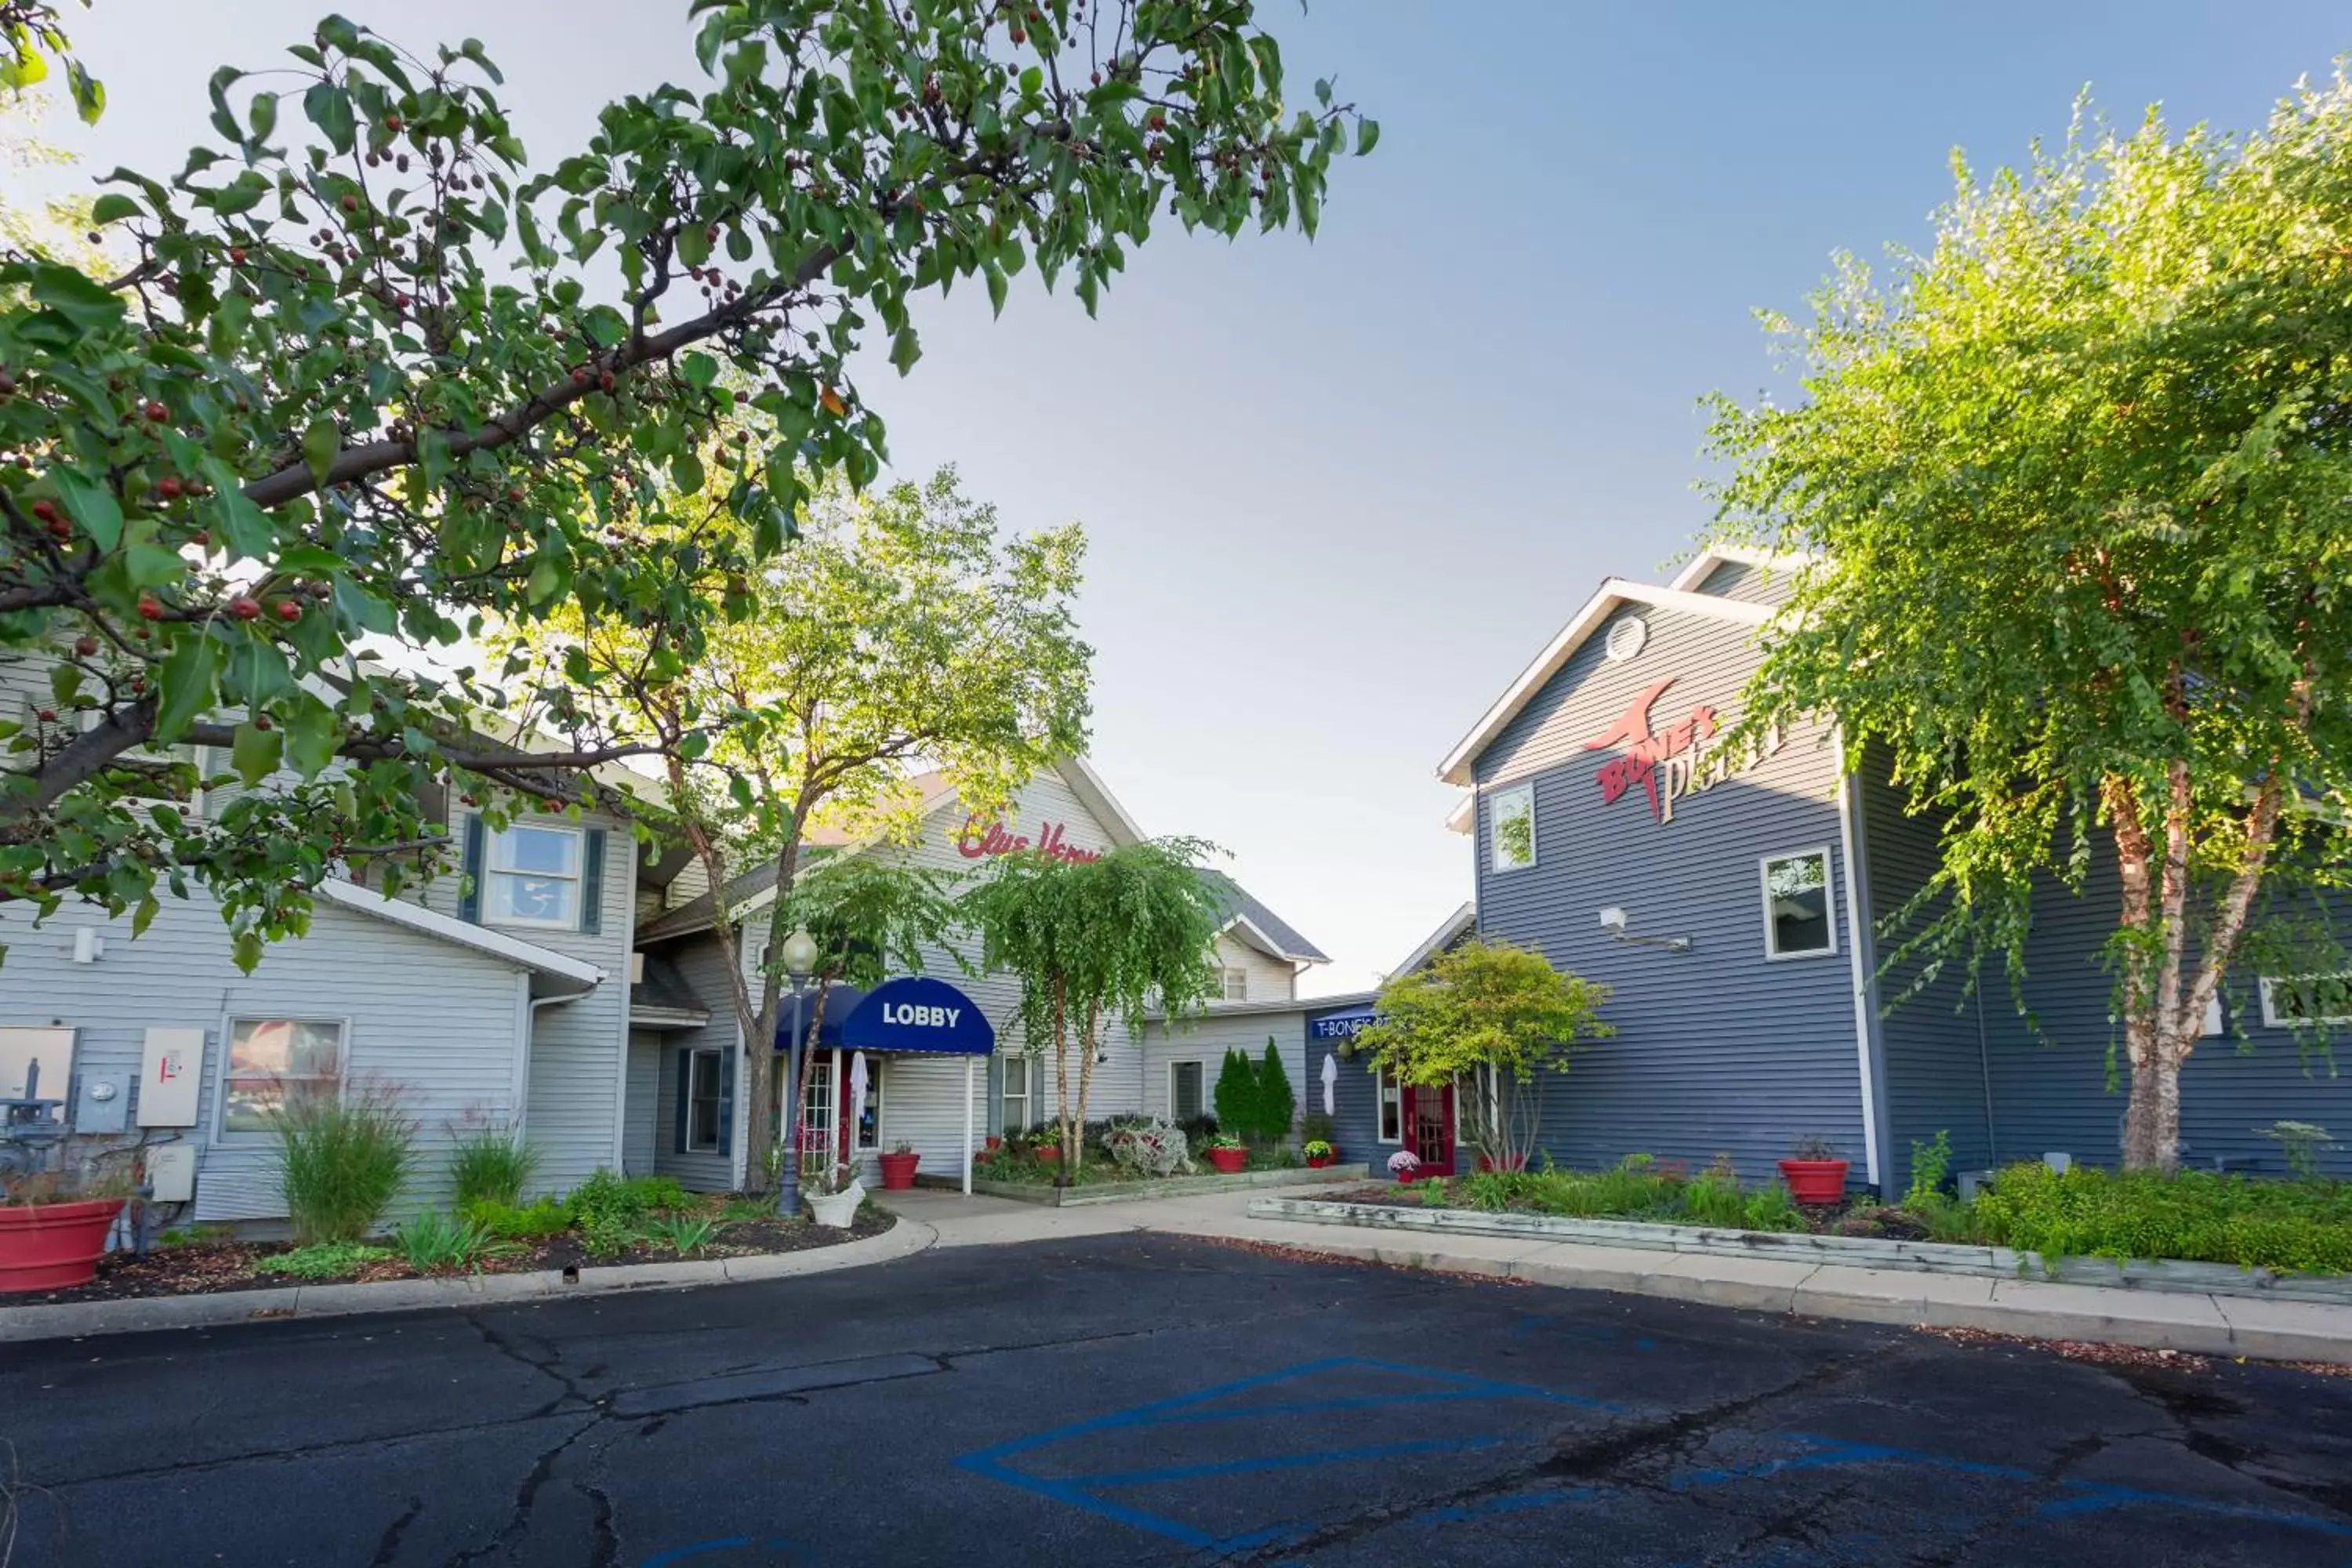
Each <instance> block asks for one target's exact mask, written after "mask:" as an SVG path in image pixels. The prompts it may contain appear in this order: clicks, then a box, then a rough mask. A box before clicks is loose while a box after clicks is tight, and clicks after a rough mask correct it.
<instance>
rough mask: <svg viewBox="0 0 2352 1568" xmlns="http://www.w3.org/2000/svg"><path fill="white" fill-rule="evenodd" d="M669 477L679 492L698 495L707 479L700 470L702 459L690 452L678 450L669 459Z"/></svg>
mask: <svg viewBox="0 0 2352 1568" xmlns="http://www.w3.org/2000/svg"><path fill="white" fill-rule="evenodd" d="M669 479H670V483H672V484H674V485H676V486H677V489H678V493H679V494H681V495H689V496H698V495H700V494H701V493H702V487H703V484H704V483H705V482H706V479H707V476H706V475H705V474H704V473H703V471H702V459H701V458H698V457H696V456H695V455H694V454H693V453H692V452H680V453H679V454H678V455H677V457H675V458H671V459H670V461H669Z"/></svg>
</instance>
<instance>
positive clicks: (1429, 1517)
mask: <svg viewBox="0 0 2352 1568" xmlns="http://www.w3.org/2000/svg"><path fill="white" fill-rule="evenodd" d="M1365 1374H1370V1375H1372V1376H1375V1377H1390V1378H1394V1379H1397V1380H1399V1381H1400V1383H1401V1384H1404V1386H1401V1387H1399V1388H1397V1389H1395V1390H1394V1391H1392V1392H1375V1393H1347V1394H1332V1395H1328V1396H1321V1397H1284V1396H1283V1395H1285V1394H1287V1393H1288V1392H1290V1386H1289V1385H1296V1384H1300V1383H1302V1382H1304V1381H1307V1380H1310V1379H1316V1378H1321V1377H1334V1376H1336V1377H1348V1376H1359V1377H1360V1376H1363V1375H1365ZM1265 1395H1273V1396H1274V1397H1271V1398H1265V1397H1260V1396H1265ZM1237 1399H1255V1402H1254V1403H1242V1404H1235V1403H1224V1402H1230V1401H1234V1400H1237ZM1514 1401H1516V1402H1533V1403H1536V1404H1538V1405H1549V1406H1552V1407H1555V1408H1560V1409H1575V1410H1579V1411H1584V1412H1589V1413H1592V1414H1596V1415H1622V1414H1625V1413H1626V1407H1625V1406H1623V1405H1618V1404H1615V1403H1612V1402H1611V1401H1608V1400H1604V1399H1599V1398H1595V1397H1592V1396H1591V1395H1587V1394H1568V1393H1562V1392H1559V1391H1558V1390H1554V1389H1548V1388H1540V1387H1537V1386H1535V1385H1532V1384H1517V1383H1505V1382H1500V1381H1497V1380H1495V1379H1491V1378H1484V1377H1478V1376H1474V1375H1471V1374H1467V1373H1457V1372H1452V1371H1448V1370H1446V1369H1444V1368H1441V1367H1430V1366H1415V1365H1411V1364H1408V1363H1400V1362H1387V1361H1379V1360H1373V1359H1368V1358H1364V1357H1358V1356H1334V1357H1330V1358H1328V1359H1325V1360H1320V1361H1312V1362H1304V1363H1299V1364H1297V1365H1296V1366H1288V1367H1283V1368H1280V1369H1278V1370H1276V1371H1274V1372H1268V1373H1261V1374H1259V1375H1257V1376H1255V1377H1247V1378H1241V1379H1237V1380H1235V1381H1234V1382H1231V1383H1223V1384H1215V1385H1213V1386H1212V1387H1208V1388H1203V1389H1200V1390H1196V1391H1195V1392H1193V1393H1191V1394H1178V1395H1176V1396H1174V1397H1172V1398H1168V1399H1161V1400H1155V1401H1152V1402H1150V1403H1148V1404H1144V1405H1132V1406H1129V1407H1128V1408H1126V1409H1123V1410H1114V1411H1110V1412H1108V1413H1106V1414H1104V1415H1096V1416H1092V1417H1089V1418H1087V1419H1086V1420H1081V1421H1075V1422H1071V1423H1068V1424H1066V1425H1064V1426H1055V1427H1052V1428H1050V1429H1048V1430H1046V1431H1044V1432H1039V1433H1035V1434H1034V1435H1032V1436H1026V1437H1016V1438H1013V1439H1011V1440H1009V1441H1007V1442H1003V1443H999V1444H996V1445H994V1446H992V1447H987V1448H982V1449H977V1450H975V1451H973V1452H971V1453H969V1454H965V1455H962V1456H961V1457H959V1458H957V1459H956V1461H955V1463H956V1465H957V1466H958V1467H959V1468H962V1469H964V1470H967V1471H970V1472H971V1473H972V1474H974V1475H979V1476H983V1477H986V1478H988V1479H992V1480H996V1481H1001V1482H1003V1483H1004V1484H1006V1485H1008V1486H1012V1487H1015V1488H1019V1489H1023V1490H1025V1491H1028V1492H1031V1493H1033V1494H1034V1495H1037V1496H1041V1497H1045V1498H1049V1499H1051V1500H1055V1501H1057V1502H1062V1503H1066V1504H1068V1505H1069V1506H1071V1507H1073V1508H1077V1509H1081V1510H1086V1511H1087V1512H1089V1513H1092V1514H1095V1515H1097V1517H1099V1518H1103V1519H1108V1520H1111V1521H1116V1522H1118V1523H1121V1524H1126V1525H1130V1526H1133V1527H1134V1528H1136V1529H1139V1530H1142V1531H1148V1532H1150V1533H1151V1534H1154V1535H1158V1536H1160V1537H1163V1538H1165V1539H1167V1540H1171V1541H1174V1542H1179V1543H1180V1544H1182V1545H1184V1546H1187V1547H1192V1548H1194V1549H1198V1550H1202V1551H1210V1552H1237V1551H1245V1550H1248V1549H1251V1548H1254V1547H1261V1546H1268V1545H1274V1544H1276V1543H1279V1542H1283V1541H1286V1540H1297V1538H1298V1537H1300V1536H1303V1535H1307V1534H1309V1533H1311V1532H1312V1531H1313V1529H1314V1526H1313V1525H1312V1524H1311V1523H1307V1522H1305V1521H1298V1520H1296V1519H1290V1520H1284V1521H1276V1522H1271V1523H1268V1524H1265V1525H1263V1526H1259V1527H1255V1528H1249V1529H1244V1530H1242V1531H1237V1532H1234V1533H1219V1532H1218V1531H1213V1530H1208V1529H1204V1528H1202V1527H1201V1526H1199V1525H1197V1524H1192V1523H1188V1522H1186V1521H1184V1520H1181V1519H1178V1518H1172V1517H1171V1516H1170V1515H1169V1514H1168V1513H1165V1512H1160V1511H1156V1510H1153V1509H1150V1508H1145V1507H1141V1506H1138V1505H1137V1504H1135V1503H1133V1502H1130V1501H1127V1500H1121V1499H1120V1498H1119V1497H1118V1496H1116V1495H1113V1494H1116V1493H1118V1492H1120V1491H1122V1490H1125V1489H1132V1488H1138V1487H1150V1486H1165V1485H1170V1484H1181V1483H1185V1482H1192V1481H1202V1480H1213V1479H1217V1478H1220V1477H1228V1476H1244V1475H1255V1474H1266V1473H1274V1472H1281V1471H1293V1470H1310V1469H1316V1468H1332V1467H1344V1466H1348V1465H1356V1464H1378V1463H1381V1462H1383V1461H1389V1460H1394V1459H1398V1458H1414V1457H1423V1456H1430V1455H1438V1454H1465V1453H1475V1452H1479V1451H1482V1450H1486V1449H1492V1448H1496V1447H1502V1446H1505V1445H1507V1444H1510V1443H1513V1442H1520V1441H1525V1440H1528V1439H1529V1438H1532V1437H1534V1436H1538V1433H1537V1432H1536V1431H1534V1430H1533V1429H1531V1428H1530V1426H1528V1424H1526V1423H1517V1424H1510V1425H1507V1426H1504V1427H1503V1428H1501V1429H1494V1430H1475V1431H1470V1432H1464V1433H1455V1434H1449V1435H1445V1436H1420V1437H1400V1438H1397V1439H1395V1440H1392V1441H1386V1442H1372V1443H1362V1444H1350V1445H1346V1446H1339V1447H1320V1448H1308V1449H1305V1450H1297V1451H1289V1452H1276V1453H1260V1454H1250V1453H1246V1452H1244V1453H1242V1454H1238V1455H1235V1456H1234V1457H1231V1458H1215V1459H1209V1460H1203V1461H1201V1462H1195V1463H1171V1464H1164V1465H1157V1466H1146V1467H1132V1466H1130V1467H1126V1468H1097V1469H1095V1470H1091V1471H1084V1472H1076V1473H1070V1474H1049V1473H1040V1468H1041V1467H1040V1466H1039V1463H1038V1462H1039V1461H1041V1460H1045V1458H1047V1457H1048V1451H1049V1450H1052V1449H1054V1448H1055V1447H1056V1446H1058V1445H1062V1444H1066V1443H1070V1442H1072V1441H1073V1440H1074V1439H1082V1438H1087V1437H1097V1436H1102V1435H1104V1434H1108V1433H1121V1432H1126V1433H1137V1432H1145V1433H1148V1432H1153V1431H1168V1430H1170V1429H1175V1428H1186V1427H1192V1428H1198V1427H1202V1426H1211V1425H1213V1424H1219V1425H1232V1426H1244V1427H1246V1426H1247V1424H1248V1423H1250V1422H1253V1421H1267V1422H1272V1421H1275V1420H1278V1419H1282V1418H1286V1417H1293V1416H1300V1415H1306V1416H1314V1415H1324V1414H1333V1413H1337V1414H1347V1413H1354V1412H1386V1411H1394V1410H1410V1409H1412V1408H1414V1407H1429V1406H1444V1405H1474V1404H1476V1403H1478V1402H1514ZM1748 1436H1752V1437H1754V1438H1757V1439H1759V1440H1761V1441H1763V1442H1766V1443H1770V1444H1775V1445H1780V1446H1782V1447H1785V1448H1786V1449H1787V1450H1788V1451H1786V1452H1781V1453H1777V1454H1774V1455H1772V1456H1771V1457H1770V1458H1762V1459H1759V1460H1758V1461H1757V1462H1755V1463H1753V1464H1747V1465H1735V1466H1725V1467H1717V1468H1702V1469H1694V1470H1688V1471H1685V1472H1684V1473H1682V1474H1680V1475H1676V1476H1671V1477H1667V1478H1664V1479H1662V1480H1660V1481H1658V1482H1654V1483H1652V1488H1651V1489H1653V1490H1666V1491H1676V1492H1682V1493H1685V1494H1688V1493H1693V1492H1699V1491H1706V1490H1712V1489H1717V1488H1720V1487H1726V1486H1729V1485H1732V1484H1734V1483H1737V1482H1741V1481H1758V1480H1769V1479H1773V1478H1775V1477H1780V1476H1790V1475H1795V1474H1799V1473H1803V1472H1830V1471H1851V1470H1856V1469H1863V1468H1922V1469H1927V1470H1929V1471H1935V1472H1940V1473H1943V1474H1946V1475H1950V1476H1955V1477H1968V1478H1973V1479H1984V1480H1990V1481H1994V1482H1999V1483H2004V1484H2008V1485H2014V1486H2018V1487H2024V1488H2042V1489H2049V1490H2051V1491H2053V1492H2054V1493H2056V1494H2057V1495H2055V1496H2053V1497H2052V1498H2051V1499H2050V1500H2047V1501H2045V1502H2043V1503H2042V1505H2041V1506H2040V1507H2038V1508H2036V1509H2033V1510H2032V1511H2030V1512H2023V1513H2021V1514H2019V1516H2018V1520H2019V1521H2020V1522H2025V1521H2033V1520H2044V1521H2057V1520H2064V1519H2069V1518H2075V1517H2080V1516H2082V1515H2085V1514H2091V1513H2097V1512H2100V1511H2104V1510H2111V1509H2173V1510H2184V1511H2186V1512H2189V1513H2190V1514H2195V1515H2201V1516H2203V1517H2206V1518H2210V1519H2220V1520H2231V1521H2242V1522H2244V1523H2249V1524H2263V1525H2269V1526H2273V1527H2276V1528H2280V1529H2284V1530H2290V1531H2298V1532H2308V1533H2312V1534H2316V1535H2321V1536H2326V1537H2334V1538H2338V1539H2346V1540H2352V1524H2347V1523H2343V1522H2340V1521H2336V1520H2333V1519H2328V1518H2324V1517H2321V1516H2318V1515H2315V1514H2308V1513H2297V1512H2294V1511H2292V1510H2286V1509H2278V1508H2268V1507H2264V1506H2262V1505H2259V1504H2252V1503H2241V1502H2234V1501H2231V1500H2225V1499H2220V1498H2212V1497H2200V1496H2198V1495H2196V1494H2194V1493H2187V1492H2169V1491H2159V1490H2152V1489H2145V1488H2135V1487H2125V1486H2116V1485H2111V1484H2107V1483H2103V1482H2098V1481H2088V1480H2079V1479H2070V1478H2063V1477H2054V1478H2053V1477H2044V1476H2042V1475H2039V1474H2037V1473H2036V1472H2035V1471H2033V1470H2031V1469H2027V1468H2022V1467H2020V1466H2016V1465H2008V1464H1999V1463H1991V1462H1987V1461H1981V1460H1973V1459H1967V1458H1959V1457H1958V1456H1953V1455H1946V1454H1937V1453H1932V1452H1926V1451H1922V1450H1917V1449H1910V1448H1898V1447H1890V1446H1887V1445H1884V1444H1876V1443H1864V1442H1856V1441H1853V1440H1850V1439H1846V1438H1841V1437H1830V1436H1817V1435H1814V1434H1810V1433H1803V1432H1788V1431H1760V1432H1752V1433H1750V1434H1748ZM1245 1442H1246V1440H1244V1443H1245ZM1024 1461H1026V1462H1025V1463H1024ZM1630 1490H1631V1489H1628V1488H1626V1487H1622V1486H1619V1485H1616V1484H1614V1483H1612V1482H1608V1481H1591V1482H1578V1483H1575V1484H1571V1485H1546V1486H1542V1487H1540V1489H1533V1490H1528V1491H1520V1492H1512V1493H1506V1494H1503V1495H1499V1496H1492V1497H1483V1498H1478V1499H1475V1500H1470V1501H1466V1502H1463V1503H1459V1504H1448V1505H1444V1506H1439V1507H1433V1508H1429V1509H1426V1510H1423V1511H1421V1512H1419V1513H1416V1514H1413V1515H1412V1516H1411V1517H1410V1518H1409V1519H1400V1520H1399V1521H1398V1526H1399V1527H1400V1528H1413V1527H1422V1528H1428V1527H1436V1526H1443V1525H1448V1524H1462V1523H1468V1522H1472V1521H1480V1520H1486V1519H1495V1518H1498V1517H1501V1516H1506V1515H1511V1514H1517V1513H1523V1512H1527V1511H1529V1510H1539V1509H1546V1508H1556V1507H1562V1506H1573V1505H1576V1504H1580V1503H1591V1504H1598V1503H1601V1502H1605V1501H1609V1500H1616V1499H1621V1498H1623V1497H1625V1496H1627V1495H1628V1494H1629V1491H1630ZM648 1568H651V1565H648Z"/></svg>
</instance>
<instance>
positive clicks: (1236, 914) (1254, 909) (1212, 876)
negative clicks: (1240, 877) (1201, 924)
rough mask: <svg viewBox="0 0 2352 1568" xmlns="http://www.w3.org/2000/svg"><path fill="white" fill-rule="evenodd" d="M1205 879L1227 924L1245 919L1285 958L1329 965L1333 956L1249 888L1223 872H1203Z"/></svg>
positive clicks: (1203, 878) (1202, 875)
mask: <svg viewBox="0 0 2352 1568" xmlns="http://www.w3.org/2000/svg"><path fill="white" fill-rule="evenodd" d="M1201 877H1202V880H1203V881H1205V882H1207V883H1208V884H1209V886H1210V887H1212V888H1213V889H1216V894H1217V905H1218V908H1219V909H1220V910H1223V913H1224V917H1225V921H1226V923H1228V924H1231V923H1232V922H1233V921H1236V920H1245V921H1249V923H1250V924H1252V925H1254V926H1255V927H1257V929H1258V930H1259V931H1264V932H1265V935H1266V938H1267V940H1269V941H1271V942H1273V943H1274V944H1275V945H1276V946H1277V947H1279V948H1281V949H1282V956H1283V957H1285V958H1303V959H1306V960H1307V961H1308V962H1310V963H1330V962H1331V959H1330V955H1329V954H1328V953H1326V952H1324V951H1323V950H1322V949H1321V948H1319V947H1317V946H1316V945H1315V944H1314V943H1313V942H1309V941H1307V939H1306V938H1305V937H1303V936H1301V935H1300V934H1299V933H1298V930H1297V927H1295V926H1293V925H1292V924H1291V923H1290V922H1289V921H1286V920H1284V919H1283V918H1282V917H1281V916H1280V915H1278V914H1276V913H1275V912H1274V911H1273V910H1270V909H1267V908H1266V907H1265V905H1264V904H1261V903H1259V902H1258V901H1257V900H1255V899H1254V898H1252V897H1250V894H1249V889H1246V888H1244V887H1243V886H1242V885H1241V884H1240V883H1239V882H1236V881H1234V879H1232V878H1231V877H1228V876H1226V875H1225V874H1224V873H1223V871H1207V870H1204V871H1202V873H1201Z"/></svg>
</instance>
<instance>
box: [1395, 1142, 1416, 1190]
mask: <svg viewBox="0 0 2352 1568" xmlns="http://www.w3.org/2000/svg"><path fill="white" fill-rule="evenodd" d="M1389 1174H1390V1175H1391V1176H1394V1177H1395V1178H1396V1179H1397V1183H1398V1184H1399V1185H1401V1186H1407V1187H1409V1186H1411V1185H1412V1184H1413V1183H1414V1182H1416V1181H1418V1180H1419V1179H1420V1177H1421V1156H1420V1155H1418V1154H1416V1153H1414V1152H1412V1150H1410V1149H1400V1150H1398V1151H1397V1152H1395V1153H1393V1154H1391V1155H1390V1156H1389Z"/></svg>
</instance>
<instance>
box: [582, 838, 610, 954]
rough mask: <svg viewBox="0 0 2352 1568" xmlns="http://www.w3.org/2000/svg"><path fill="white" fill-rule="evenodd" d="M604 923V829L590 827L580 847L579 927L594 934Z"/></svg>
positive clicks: (602, 927) (600, 929)
mask: <svg viewBox="0 0 2352 1568" xmlns="http://www.w3.org/2000/svg"><path fill="white" fill-rule="evenodd" d="M580 929H581V930H582V931H584V932H585V933H587V934H588V935H590V936H594V935H596V934H597V933H598V932H599V931H602V930H603V929H604V829H603V828H601V827H592V828H590V829H589V830H588V842H587V843H586V844H584V845H583V846H581V849H580Z"/></svg>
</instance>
